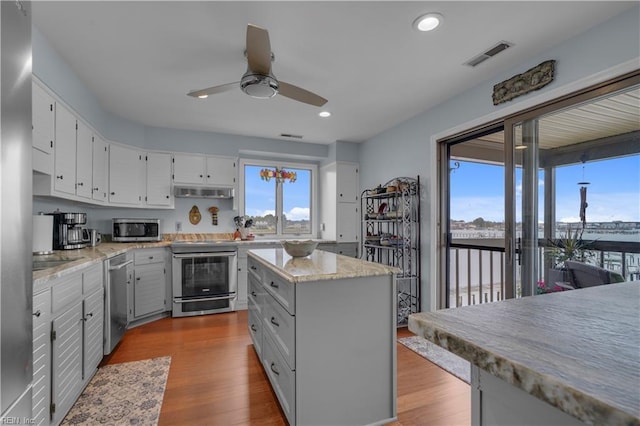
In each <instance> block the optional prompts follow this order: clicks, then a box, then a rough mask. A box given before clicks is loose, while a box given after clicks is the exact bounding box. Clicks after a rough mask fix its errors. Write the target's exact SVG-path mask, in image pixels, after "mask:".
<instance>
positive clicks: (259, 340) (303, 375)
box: [248, 248, 398, 425]
mask: <svg viewBox="0 0 640 426" xmlns="http://www.w3.org/2000/svg"><path fill="white" fill-rule="evenodd" d="M248 265H249V323H248V327H249V332H250V334H251V338H252V340H253V345H254V348H255V350H256V354H257V355H258V358H259V359H260V361H261V363H262V366H263V368H264V370H265V372H266V374H267V377H268V378H269V381H270V382H271V385H272V387H273V389H274V391H275V394H276V396H277V397H278V401H279V402H280V406H281V407H282V410H283V412H284V413H285V415H286V417H287V420H288V422H289V424H291V425H295V424H300V425H311V424H324V425H365V424H384V423H387V422H390V421H393V420H395V418H396V327H395V319H396V318H395V317H396V290H395V274H396V273H397V272H398V270H397V269H396V268H392V267H388V266H385V265H380V264H377V263H371V262H366V261H362V260H358V259H354V258H351V257H347V256H341V255H338V254H335V253H331V252H327V251H322V250H315V251H314V252H313V253H312V254H311V255H310V256H308V257H302V258H293V257H291V256H289V255H288V254H287V253H286V252H285V251H284V250H283V249H282V248H273V249H257V250H250V251H249V258H248Z"/></svg>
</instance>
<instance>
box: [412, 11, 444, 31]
mask: <svg viewBox="0 0 640 426" xmlns="http://www.w3.org/2000/svg"><path fill="white" fill-rule="evenodd" d="M441 23H442V15H440V14H439V13H427V14H424V15H421V16H419V17H418V19H416V20H415V21H413V28H415V29H416V30H418V31H432V30H435V29H436V28H437V27H438V26H439V25H440V24H441Z"/></svg>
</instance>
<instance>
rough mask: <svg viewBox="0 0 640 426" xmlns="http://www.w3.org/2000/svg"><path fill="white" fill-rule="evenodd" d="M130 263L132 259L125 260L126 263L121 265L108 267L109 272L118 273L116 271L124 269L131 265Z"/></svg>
mask: <svg viewBox="0 0 640 426" xmlns="http://www.w3.org/2000/svg"><path fill="white" fill-rule="evenodd" d="M132 263H133V259H132V260H127V261H126V262H124V263H121V264H119V265H116V266H109V271H118V270H120V269H122V268H124V267H125V266H127V265H131V264H132Z"/></svg>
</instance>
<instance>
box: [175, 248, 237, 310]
mask: <svg viewBox="0 0 640 426" xmlns="http://www.w3.org/2000/svg"><path fill="white" fill-rule="evenodd" d="M171 248H172V252H173V264H172V266H173V268H172V269H173V312H172V316H174V317H185V316H193V315H204V314H213V313H219V312H230V311H234V310H235V303H236V299H237V291H238V290H237V288H238V260H237V253H236V249H235V247H230V246H226V247H225V246H220V245H219V244H215V243H210V244H203V243H189V242H185V243H173V244H172V246H171Z"/></svg>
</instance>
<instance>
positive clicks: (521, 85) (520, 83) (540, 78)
mask: <svg viewBox="0 0 640 426" xmlns="http://www.w3.org/2000/svg"><path fill="white" fill-rule="evenodd" d="M555 67H556V61H555V60H550V61H544V62H543V63H541V64H540V65H537V66H535V67H533V68H531V69H530V70H528V71H526V72H524V73H522V74H518V75H515V76H513V77H511V78H510V79H509V80H505V81H503V82H502V83H498V84H496V85H495V86H493V104H494V105H498V104H501V103H503V102H507V101H510V100H511V99H514V98H517V97H518V96H521V95H525V94H527V93H529V92H533V91H534V90H538V89H541V88H543V87H544V86H546V85H547V84H549V83H551V82H552V81H553V77H554V73H555Z"/></svg>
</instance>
